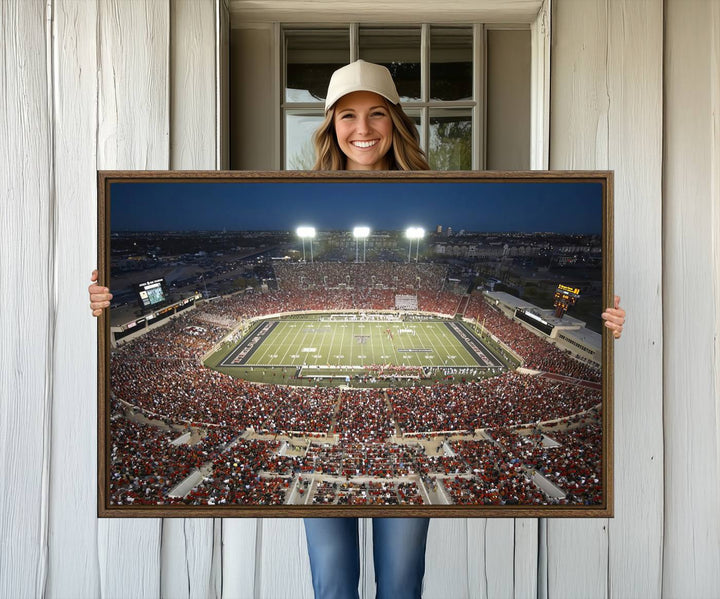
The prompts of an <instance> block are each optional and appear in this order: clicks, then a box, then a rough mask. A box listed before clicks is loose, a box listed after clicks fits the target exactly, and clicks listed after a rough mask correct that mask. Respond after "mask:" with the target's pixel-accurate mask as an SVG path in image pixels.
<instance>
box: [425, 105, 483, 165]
mask: <svg viewBox="0 0 720 599" xmlns="http://www.w3.org/2000/svg"><path fill="white" fill-rule="evenodd" d="M429 124H430V143H429V144H428V146H429V147H428V162H429V163H430V168H431V169H433V170H438V171H447V170H462V171H465V170H470V169H471V168H472V115H471V113H470V111H469V110H467V109H459V110H454V109H447V108H443V109H433V110H431V111H430V123H429Z"/></svg>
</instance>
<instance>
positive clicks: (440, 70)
mask: <svg viewBox="0 0 720 599" xmlns="http://www.w3.org/2000/svg"><path fill="white" fill-rule="evenodd" d="M472 95H473V35H472V29H471V28H470V27H462V28H459V27H454V28H447V27H432V28H431V29H430V99H431V100H433V101H443V100H472Z"/></svg>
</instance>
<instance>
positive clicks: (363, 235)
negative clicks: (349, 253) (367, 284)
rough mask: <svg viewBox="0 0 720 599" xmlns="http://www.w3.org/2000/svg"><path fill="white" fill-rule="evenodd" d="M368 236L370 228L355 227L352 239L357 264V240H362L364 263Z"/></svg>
mask: <svg viewBox="0 0 720 599" xmlns="http://www.w3.org/2000/svg"><path fill="white" fill-rule="evenodd" d="M369 236H370V227H355V228H354V229H353V237H354V238H355V262H358V239H362V240H363V263H364V262H365V241H366V240H367V238H368V237H369Z"/></svg>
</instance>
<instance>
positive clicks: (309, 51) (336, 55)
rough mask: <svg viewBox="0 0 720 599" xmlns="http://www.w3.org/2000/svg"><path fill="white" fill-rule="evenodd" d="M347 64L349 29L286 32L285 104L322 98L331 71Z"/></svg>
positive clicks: (348, 59) (320, 99)
mask: <svg viewBox="0 0 720 599" xmlns="http://www.w3.org/2000/svg"><path fill="white" fill-rule="evenodd" d="M349 62H350V33H349V30H348V29H328V30H313V31H287V32H286V33H285V65H286V67H285V82H286V86H285V101H286V102H318V101H322V100H324V99H325V94H326V92H327V86H328V82H329V81H330V76H331V75H332V74H333V71H335V70H336V69H338V68H339V67H341V66H343V65H346V64H347V63H349Z"/></svg>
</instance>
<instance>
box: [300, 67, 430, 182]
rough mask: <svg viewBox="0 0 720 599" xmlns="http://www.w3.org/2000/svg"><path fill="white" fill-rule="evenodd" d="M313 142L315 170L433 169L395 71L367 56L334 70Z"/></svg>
mask: <svg viewBox="0 0 720 599" xmlns="http://www.w3.org/2000/svg"><path fill="white" fill-rule="evenodd" d="M313 141H314V143H315V153H316V162H315V166H314V167H313V168H314V170H329V171H337V170H403V171H420V170H423V171H424V170H429V169H430V166H429V165H428V163H427V160H426V158H425V154H424V153H423V151H422V150H421V149H420V143H419V141H420V140H419V136H418V132H417V129H416V128H415V124H414V123H413V121H412V119H410V117H409V116H407V114H405V112H404V111H403V109H402V108H401V106H400V97H399V96H398V93H397V90H396V89H395V83H394V82H393V79H392V76H391V75H390V71H388V69H386V68H385V67H383V66H381V65H377V64H373V63H369V62H365V61H364V60H358V61H355V62H353V63H350V64H349V65H346V66H344V67H342V68H340V69H338V70H337V71H335V73H333V76H332V78H331V79H330V85H329V86H328V93H327V99H326V100H325V120H324V121H323V123H322V124H321V125H320V127H319V128H318V130H317V131H316V132H315V135H314V136H313Z"/></svg>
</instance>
